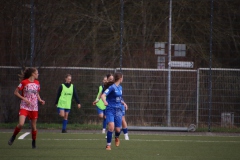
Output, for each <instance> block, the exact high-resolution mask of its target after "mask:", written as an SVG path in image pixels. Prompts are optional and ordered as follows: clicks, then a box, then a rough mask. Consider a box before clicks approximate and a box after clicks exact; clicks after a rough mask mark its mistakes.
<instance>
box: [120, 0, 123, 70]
mask: <svg viewBox="0 0 240 160" xmlns="http://www.w3.org/2000/svg"><path fill="white" fill-rule="evenodd" d="M123 1H124V0H121V15H120V72H121V71H122V52H123V25H124V22H123V6H124V2H123Z"/></svg>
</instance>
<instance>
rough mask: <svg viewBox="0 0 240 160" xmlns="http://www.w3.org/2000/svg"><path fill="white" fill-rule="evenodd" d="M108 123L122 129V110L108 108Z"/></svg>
mask: <svg viewBox="0 0 240 160" xmlns="http://www.w3.org/2000/svg"><path fill="white" fill-rule="evenodd" d="M106 121H107V124H108V123H109V122H114V126H115V127H118V128H121V127H122V108H121V107H119V108H109V107H107V108H106Z"/></svg>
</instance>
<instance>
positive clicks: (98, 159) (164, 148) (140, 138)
mask: <svg viewBox="0 0 240 160" xmlns="http://www.w3.org/2000/svg"><path fill="white" fill-rule="evenodd" d="M26 132H27V131H26ZM24 133H25V132H23V131H22V132H20V133H19V135H18V137H17V138H19V137H20V136H21V135H23V134H24ZM11 134H12V133H11V132H3V131H1V132H0V159H1V160H9V159H11V160H15V159H16V160H19V159H24V160H30V159H31V160H32V159H34V160H37V159H40V160H63V159H64V160H65V159H69V160H75V159H78V160H79V159H83V160H102V159H111V160H112V159H119V160H120V159H122V160H124V159H126V160H135V159H136V160H137V159H140V160H155V159H156V160H208V159H209V160H239V159H240V137H239V136H206V135H191V134H186V135H183V134H179V135H177V134H168V133H167V132H166V133H164V134H144V132H142V133H141V134H140V133H139V132H138V133H135V132H130V140H129V141H126V140H124V139H123V135H121V136H120V146H119V147H115V145H114V139H113V141H112V150H111V151H106V150H105V145H106V139H105V135H104V134H100V133H99V134H98V133H96V132H95V133H91V132H87V133H83V132H80V131H79V132H75V133H66V134H62V133H59V132H56V131H52V132H49V131H48V132H44V131H39V133H38V136H37V148H36V149H32V148H31V134H29V135H27V136H25V137H24V136H23V137H21V138H23V139H16V140H15V142H14V143H13V145H12V146H9V145H8V144H7V141H8V139H9V138H10V137H11Z"/></svg>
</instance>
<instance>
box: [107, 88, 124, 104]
mask: <svg viewBox="0 0 240 160" xmlns="http://www.w3.org/2000/svg"><path fill="white" fill-rule="evenodd" d="M104 94H106V95H107V98H106V101H107V102H108V106H107V107H111V108H120V107H121V106H122V103H121V100H122V86H120V85H118V86H116V85H115V84H113V85H111V86H110V87H109V88H108V89H106V90H105V91H104Z"/></svg>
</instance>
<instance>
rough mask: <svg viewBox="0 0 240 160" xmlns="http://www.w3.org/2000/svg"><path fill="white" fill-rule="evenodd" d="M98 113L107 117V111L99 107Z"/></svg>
mask: <svg viewBox="0 0 240 160" xmlns="http://www.w3.org/2000/svg"><path fill="white" fill-rule="evenodd" d="M97 113H98V114H103V115H105V109H104V110H101V109H100V108H98V107H97Z"/></svg>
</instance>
